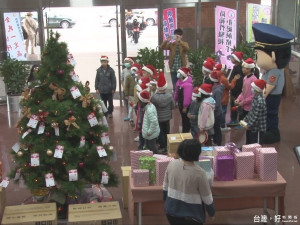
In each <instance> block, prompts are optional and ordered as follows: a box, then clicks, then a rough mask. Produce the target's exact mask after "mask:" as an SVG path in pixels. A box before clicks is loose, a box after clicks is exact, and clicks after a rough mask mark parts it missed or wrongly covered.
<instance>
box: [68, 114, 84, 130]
mask: <svg viewBox="0 0 300 225" xmlns="http://www.w3.org/2000/svg"><path fill="white" fill-rule="evenodd" d="M75 120H76V118H75V117H74V116H71V117H69V119H68V120H64V123H65V125H66V126H68V127H67V131H69V129H70V126H71V125H73V126H74V127H76V128H77V129H79V128H80V127H79V126H78V125H77V123H76V122H75Z"/></svg>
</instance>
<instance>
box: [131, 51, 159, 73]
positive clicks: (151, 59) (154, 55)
mask: <svg viewBox="0 0 300 225" xmlns="http://www.w3.org/2000/svg"><path fill="white" fill-rule="evenodd" d="M136 61H137V63H139V64H140V65H141V66H144V65H152V66H154V67H155V69H164V55H163V52H162V51H161V50H154V49H151V48H147V47H146V48H140V49H139V50H138V55H137V57H136Z"/></svg>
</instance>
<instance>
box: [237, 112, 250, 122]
mask: <svg viewBox="0 0 300 225" xmlns="http://www.w3.org/2000/svg"><path fill="white" fill-rule="evenodd" d="M248 113H249V111H246V110H243V109H242V110H241V112H239V114H240V116H239V119H240V120H243V119H244V118H245V117H246V116H247V114H248Z"/></svg>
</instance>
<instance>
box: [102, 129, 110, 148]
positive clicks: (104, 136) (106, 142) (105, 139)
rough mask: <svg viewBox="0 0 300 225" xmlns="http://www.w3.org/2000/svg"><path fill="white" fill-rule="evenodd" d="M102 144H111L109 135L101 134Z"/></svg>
mask: <svg viewBox="0 0 300 225" xmlns="http://www.w3.org/2000/svg"><path fill="white" fill-rule="evenodd" d="M101 142H102V144H103V145H107V144H109V143H110V140H109V136H108V133H106V132H104V133H102V134H101Z"/></svg>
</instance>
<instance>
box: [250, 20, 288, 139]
mask: <svg viewBox="0 0 300 225" xmlns="http://www.w3.org/2000/svg"><path fill="white" fill-rule="evenodd" d="M252 29H253V34H254V37H255V43H254V46H253V47H254V48H255V49H258V50H261V51H264V52H265V53H267V54H270V53H271V52H272V51H274V52H275V56H276V54H278V52H280V51H286V52H290V51H291V50H290V49H291V44H290V40H292V39H293V38H294V36H293V34H291V33H290V32H288V31H286V30H284V29H282V28H280V27H277V26H274V25H270V24H264V23H256V24H253V25H252ZM289 56H290V53H289ZM270 57H271V56H270ZM289 58H290V57H288V58H287V57H286V58H285V59H284V60H285V61H284V60H282V61H281V62H280V61H279V60H277V61H275V63H276V65H277V67H278V68H274V69H271V70H267V71H265V72H264V73H263V75H262V79H263V80H265V81H266V82H267V84H270V85H273V86H274V89H273V90H272V91H271V92H270V93H269V94H268V96H267V98H266V105H267V132H266V134H265V137H264V143H265V144H271V143H275V142H277V141H280V132H279V129H278V110H279V105H280V100H281V95H282V91H283V87H284V83H285V79H284V71H283V68H284V67H285V66H286V65H287V64H288V61H289ZM258 60H259V59H258ZM280 60H281V59H280Z"/></svg>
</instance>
